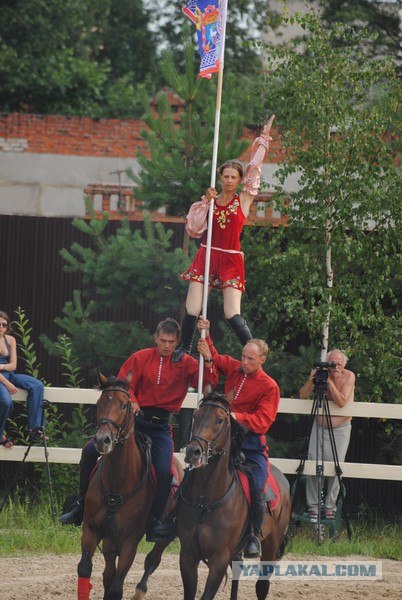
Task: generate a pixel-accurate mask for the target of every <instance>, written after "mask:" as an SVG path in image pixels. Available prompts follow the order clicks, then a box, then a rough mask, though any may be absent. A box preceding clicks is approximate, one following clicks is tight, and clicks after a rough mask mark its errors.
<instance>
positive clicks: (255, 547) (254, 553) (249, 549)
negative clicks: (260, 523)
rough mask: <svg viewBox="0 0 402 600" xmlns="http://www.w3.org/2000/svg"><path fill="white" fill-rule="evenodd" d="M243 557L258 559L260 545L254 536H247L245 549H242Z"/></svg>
mask: <svg viewBox="0 0 402 600" xmlns="http://www.w3.org/2000/svg"><path fill="white" fill-rule="evenodd" d="M243 556H244V558H260V556H261V543H260V540H259V539H258V537H257V536H256V535H254V534H251V535H249V537H248V540H247V543H246V547H245V548H244V552H243Z"/></svg>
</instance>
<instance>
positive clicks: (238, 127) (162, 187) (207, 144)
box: [128, 38, 251, 215]
mask: <svg viewBox="0 0 402 600" xmlns="http://www.w3.org/2000/svg"><path fill="white" fill-rule="evenodd" d="M184 56H185V65H184V69H183V72H180V70H179V68H178V67H177V64H176V63H175V61H174V58H173V54H172V53H171V52H166V53H165V54H164V55H163V58H162V60H161V62H160V68H161V72H162V74H163V76H164V78H165V79H166V81H167V82H168V84H169V86H170V88H171V89H172V90H173V91H174V92H175V93H176V94H177V96H178V97H179V98H180V99H181V100H182V101H183V102H184V103H185V104H184V106H183V109H182V112H180V115H179V116H178V115H176V114H175V113H173V111H172V108H171V106H170V104H169V102H168V99H167V96H166V94H165V93H164V92H162V93H160V94H159V95H158V97H157V105H156V112H155V110H154V107H153V106H152V105H150V99H149V98H148V96H147V95H146V93H145V92H144V96H143V107H144V111H145V115H144V117H143V118H144V122H145V123H146V125H147V126H148V129H144V130H143V131H142V135H143V137H144V138H145V140H146V141H147V145H148V148H149V151H150V154H151V160H149V157H148V156H147V155H146V154H144V153H143V152H142V151H140V152H138V154H137V158H138V161H139V164H140V167H141V171H140V173H139V174H137V175H136V174H134V173H133V172H132V171H129V172H128V175H129V176H130V177H131V178H132V179H133V181H134V182H135V183H136V184H137V188H136V195H137V196H138V197H140V198H141V200H142V201H143V202H144V203H145V205H146V206H147V207H149V208H151V209H154V210H155V209H158V208H160V207H161V206H163V207H165V208H166V210H167V213H168V214H174V215H185V214H186V213H187V212H188V208H189V206H190V205H191V204H192V203H193V202H195V201H196V200H198V199H199V197H200V195H201V194H202V192H203V191H204V190H205V189H206V188H207V187H209V185H210V182H211V159H212V148H213V138H214V122H215V98H216V81H215V80H212V81H206V80H203V79H197V77H196V76H197V72H198V66H197V64H196V61H195V55H194V51H193V47H192V44H191V42H190V41H189V39H188V38H187V43H186V45H185V49H184ZM250 85H251V84H250ZM240 87H241V86H239V82H238V80H236V78H234V77H231V76H230V75H228V76H227V79H226V81H225V92H224V96H223V102H222V109H221V119H220V128H219V146H218V164H220V163H222V162H224V161H226V160H228V159H230V158H234V157H239V156H240V155H241V154H242V153H243V152H244V150H245V149H246V148H247V145H248V143H247V142H246V141H245V140H243V139H242V133H243V128H244V125H245V123H246V122H247V121H246V116H245V115H246V114H247V110H248V109H247V106H245V102H246V101H245V99H244V97H243V96H244V95H243V93H242V92H243V90H242V89H239V88H240ZM248 100H249V97H248ZM243 109H244V110H243ZM248 112H251V108H250V110H249V111H248Z"/></svg>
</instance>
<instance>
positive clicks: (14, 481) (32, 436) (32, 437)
mask: <svg viewBox="0 0 402 600" xmlns="http://www.w3.org/2000/svg"><path fill="white" fill-rule="evenodd" d="M48 404H49V402H48V400H43V402H42V409H43V410H42V418H41V425H40V427H39V428H38V429H37V430H36V431H32V433H31V434H30V435H29V438H28V440H29V444H28V446H27V449H26V450H25V453H24V457H23V459H22V461H21V462H20V464H19V466H18V469H17V470H16V472H15V474H14V477H13V479H12V481H11V483H10V484H9V485H8V487H6V490H5V492H4V497H3V501H2V503H1V504H0V512H1V511H2V510H3V508H4V507H5V505H6V503H7V498H8V497H9V496H10V495H11V492H12V491H13V490H14V488H15V486H16V485H17V482H18V478H19V476H20V473H21V471H22V469H23V468H24V464H25V462H26V459H27V458H28V455H29V453H30V451H31V448H32V446H33V445H34V443H35V442H36V440H37V439H40V440H41V441H42V442H43V450H44V453H45V462H46V471H47V479H48V482H49V493H50V511H51V515H52V519H53V520H55V518H56V513H55V509H54V499H53V483H52V477H51V474H50V465H49V452H48V449H47V439H46V427H45V410H46V406H48ZM41 434H42V435H41Z"/></svg>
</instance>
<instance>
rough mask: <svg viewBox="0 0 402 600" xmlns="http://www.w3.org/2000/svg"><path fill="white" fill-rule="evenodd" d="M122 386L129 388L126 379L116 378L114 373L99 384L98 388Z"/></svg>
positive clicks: (105, 388)
mask: <svg viewBox="0 0 402 600" xmlns="http://www.w3.org/2000/svg"><path fill="white" fill-rule="evenodd" d="M116 386H117V387H122V388H123V389H125V390H127V391H128V390H129V387H130V383H129V382H128V381H127V379H117V377H115V376H114V375H112V376H111V377H109V378H108V379H107V380H106V381H105V382H103V383H100V384H99V389H100V390H107V388H110V387H116Z"/></svg>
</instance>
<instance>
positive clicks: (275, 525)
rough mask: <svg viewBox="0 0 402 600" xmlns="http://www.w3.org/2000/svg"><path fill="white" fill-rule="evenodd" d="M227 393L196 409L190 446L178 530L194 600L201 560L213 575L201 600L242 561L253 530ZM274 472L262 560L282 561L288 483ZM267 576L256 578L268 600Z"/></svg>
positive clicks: (187, 588) (189, 598)
mask: <svg viewBox="0 0 402 600" xmlns="http://www.w3.org/2000/svg"><path fill="white" fill-rule="evenodd" d="M239 427H240V426H239V425H238V424H237V423H236V421H235V420H234V419H232V418H231V417H230V405H229V402H228V401H227V400H226V399H225V397H224V396H220V395H218V394H210V395H209V396H207V397H206V398H204V399H203V400H202V402H201V404H200V406H199V408H198V410H197V411H196V412H195V417H194V426H193V433H192V438H191V440H190V442H189V444H188V445H187V446H186V458H185V461H186V462H187V463H189V464H190V472H189V473H188V474H186V476H185V478H184V481H183V483H182V486H181V488H180V495H179V507H178V517H177V520H178V531H179V538H180V544H181V552H180V571H181V576H182V580H183V586H184V600H194V599H195V595H196V590H197V569H198V564H199V562H200V561H201V560H202V561H203V562H205V563H206V564H207V566H208V577H207V581H206V585H205V589H204V592H203V594H202V596H201V600H212V599H213V598H215V595H216V593H217V591H218V589H219V586H220V584H221V582H222V580H223V578H224V576H225V574H226V572H227V568H228V566H229V565H231V562H232V560H240V559H241V553H242V550H243V548H244V545H245V541H246V537H247V534H248V529H249V507H248V503H247V500H246V497H245V494H244V492H243V489H242V486H241V483H240V481H239V478H238V476H237V470H236V467H235V461H234V456H233V450H232V449H233V443H232V440H233V439H234V436H233V434H234V428H239ZM271 470H272V472H273V474H274V476H275V479H276V482H277V485H278V489H279V493H280V500H279V503H278V505H277V507H276V508H275V510H273V511H272V513H271V514H270V513H269V512H268V513H267V514H266V517H265V521H264V527H263V540H262V543H261V547H262V559H263V560H264V561H272V562H274V561H277V560H279V559H280V558H281V557H282V556H283V551H284V546H285V539H286V532H287V529H288V525H289V520H290V506H291V503H290V490H289V483H288V481H287V479H286V478H285V477H284V475H283V474H282V473H281V472H280V471H279V469H277V468H275V467H274V466H272V467H271ZM238 584H239V582H238V580H233V581H232V587H231V595H230V599H231V600H236V599H237V593H238ZM268 591H269V581H268V580H262V579H259V580H257V583H256V596H257V598H258V600H265V598H266V597H267V595H268Z"/></svg>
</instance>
